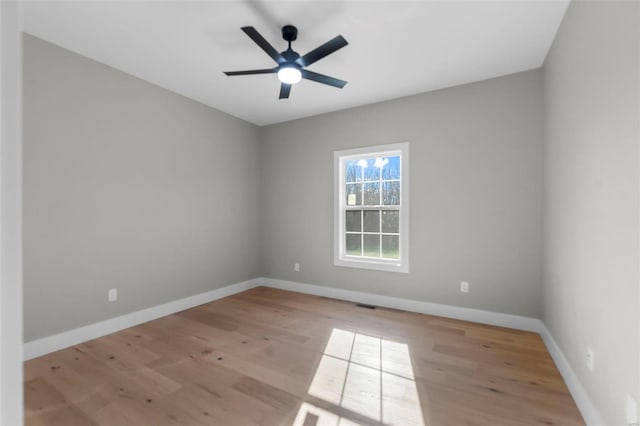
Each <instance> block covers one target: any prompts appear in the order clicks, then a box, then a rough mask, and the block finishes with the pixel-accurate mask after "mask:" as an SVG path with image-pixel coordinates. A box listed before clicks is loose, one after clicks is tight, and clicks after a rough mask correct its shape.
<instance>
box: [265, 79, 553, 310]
mask: <svg viewBox="0 0 640 426" xmlns="http://www.w3.org/2000/svg"><path fill="white" fill-rule="evenodd" d="M261 140H262V144H261V149H262V153H261V158H262V161H263V166H262V188H263V191H262V204H263V208H262V214H263V216H264V218H263V220H264V223H265V224H266V225H265V226H264V234H263V235H264V237H263V246H262V248H263V259H264V275H265V276H266V277H269V278H277V279H284V280H292V281H299V282H306V283H312V284H317V285H323V286H328V287H339V288H344V289H349V290H357V291H365V292H371V293H376V294H382V295H392V296H396V297H403V298H411V299H416V300H423V301H430V302H437V303H445V304H451V305H457V306H466V307H472V308H478V309H485V310H490V311H496V312H505V313H511V314H519V315H527V316H533V317H539V315H540V313H541V280H542V264H541V258H542V241H541V238H542V207H541V205H542V193H541V191H542V73H541V71H539V70H536V71H529V72H524V73H520V74H515V75H510V76H506V77H501V78H496V79H492V80H488V81H484V82H479V83H474V84H469V85H465V86H460V87H455V88H450V89H445V90H441V91H437V92H431V93H426V94H421V95H416V96H412V97H407V98H402V99H397V100H393V101H388V102H383V103H379V104H374V105H369V106H364V107H359V108H355V109H350V110H345V111H340V112H335V113H330V114H325V115H321V116H316V117H311V118H305V119H300V120H296V121H292V122H287V123H283V124H276V125H272V126H268V127H264V128H262V130H261ZM400 141H408V142H409V143H410V150H411V153H410V156H411V157H410V164H411V178H410V184H411V190H410V194H411V211H410V233H411V241H410V244H411V247H410V262H411V265H410V267H411V271H410V273H409V274H402V273H393V272H378V271H368V270H361V269H352V268H346V267H336V266H334V265H333V191H334V188H333V151H334V150H340V149H345V148H352V147H360V146H369V145H380V144H388V143H393V142H400ZM295 262H300V263H301V271H300V272H294V270H293V264H294V263H295ZM461 280H466V281H469V283H470V292H469V293H468V294H463V293H460V291H459V285H460V281H461Z"/></svg>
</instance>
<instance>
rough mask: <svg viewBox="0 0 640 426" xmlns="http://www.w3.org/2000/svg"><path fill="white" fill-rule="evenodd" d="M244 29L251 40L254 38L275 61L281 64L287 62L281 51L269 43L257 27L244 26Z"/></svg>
mask: <svg viewBox="0 0 640 426" xmlns="http://www.w3.org/2000/svg"><path fill="white" fill-rule="evenodd" d="M242 31H244V32H245V34H246V35H248V36H249V37H250V38H251V40H253V41H254V42H255V43H256V44H257V45H258V46H260V48H261V49H262V50H264V51H265V52H266V53H267V55H269V56H271V58H272V59H273V60H274V61H276V62H277V63H279V64H281V63H283V62H286V59H284V57H283V56H282V55H281V54H280V53H278V51H277V50H276V49H275V48H274V47H273V46H272V45H271V44H269V42H268V41H267V40H265V39H264V37H262V36H261V35H260V33H259V32H258V31H257V30H256V29H255V28H253V27H242Z"/></svg>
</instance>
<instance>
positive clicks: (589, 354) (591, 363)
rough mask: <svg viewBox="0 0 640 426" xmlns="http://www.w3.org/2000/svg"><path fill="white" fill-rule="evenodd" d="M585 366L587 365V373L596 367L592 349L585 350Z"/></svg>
mask: <svg viewBox="0 0 640 426" xmlns="http://www.w3.org/2000/svg"><path fill="white" fill-rule="evenodd" d="M585 355H586V360H585V361H586V364H587V368H588V369H589V371H593V370H595V367H596V359H595V358H596V357H595V354H594V353H593V349H591V348H589V347H588V348H587V352H586V354H585Z"/></svg>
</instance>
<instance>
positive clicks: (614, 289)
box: [543, 1, 640, 425]
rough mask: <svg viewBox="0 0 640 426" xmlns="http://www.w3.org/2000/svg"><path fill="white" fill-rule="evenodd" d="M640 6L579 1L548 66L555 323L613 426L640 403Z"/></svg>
mask: <svg viewBox="0 0 640 426" xmlns="http://www.w3.org/2000/svg"><path fill="white" fill-rule="evenodd" d="M638 8H639V4H638V3H637V2H627V3H619V2H575V1H574V2H572V3H571V5H570V6H569V9H568V11H567V14H566V15H565V18H564V21H563V23H562V25H561V27H560V31H559V33H558V35H557V37H556V40H555V42H554V45H553V47H552V49H551V52H550V53H549V56H548V57H547V61H546V64H545V67H544V81H545V85H544V95H545V96H544V97H545V100H544V106H545V140H546V145H545V165H546V171H545V178H546V179H545V181H546V183H545V194H546V196H545V230H544V231H545V232H544V236H545V285H544V316H543V318H544V321H545V323H546V324H547V327H548V328H549V330H550V331H551V333H552V335H553V336H554V338H555V340H556V341H557V342H558V344H559V345H560V347H561V348H562V351H563V352H564V354H565V355H566V356H567V358H568V360H569V362H570V363H571V365H572V366H573V369H574V370H575V372H576V373H577V375H578V377H579V379H580V381H581V382H582V383H583V385H584V386H585V387H586V390H587V392H588V393H589V395H590V396H591V398H592V400H593V402H594V403H595V404H596V405H597V407H598V409H599V410H600V411H601V413H602V415H603V416H604V421H605V424H607V425H626V424H627V422H626V419H625V393H630V394H631V395H633V396H635V398H636V400H637V401H640V389H639V387H640V383H639V381H638V379H639V376H640V370H639V368H640V353H639V348H638V337H639V334H640V329H639V327H640V317H639V315H638V312H640V305H639V301H640V295H639V293H638V292H639V285H638V283H639V274H638V260H639V259H640V251H639V247H638V235H640V209H639V201H640V200H639V193H640V192H639V191H640V188H639V182H640V180H639V179H640V174H639V162H638V159H639V158H638V155H639V151H638V142H639V140H640V133H639V127H638V125H639V122H638V120H639V117H640V109H639V102H640V98H639V95H640V87H639V76H640V69H639V66H638V64H639V61H640V58H639V56H638V53H639V50H640V45H639V41H638V40H639V38H640V34H639V33H638V27H639V16H640V10H638ZM587 346H590V347H591V348H592V349H593V350H594V351H595V371H594V372H593V373H591V372H589V371H588V370H587V368H586V365H585V351H586V347H587Z"/></svg>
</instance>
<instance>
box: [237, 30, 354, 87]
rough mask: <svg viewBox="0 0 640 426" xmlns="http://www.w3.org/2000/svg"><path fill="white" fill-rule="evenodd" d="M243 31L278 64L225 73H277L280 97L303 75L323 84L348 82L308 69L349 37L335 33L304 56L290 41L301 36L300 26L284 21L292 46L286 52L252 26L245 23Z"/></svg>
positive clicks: (345, 42) (283, 34)
mask: <svg viewBox="0 0 640 426" xmlns="http://www.w3.org/2000/svg"><path fill="white" fill-rule="evenodd" d="M242 31H244V32H245V34H247V35H248V36H249V37H250V38H251V40H253V41H254V42H255V43H256V44H257V45H258V46H260V48H261V49H262V50H264V51H265V52H266V53H267V55H269V56H270V57H271V58H272V59H273V60H274V61H276V63H277V64H278V66H276V67H274V68H267V69H261V70H247V71H227V72H225V74H226V75H228V76H232V75H251V74H278V79H279V80H280V81H281V85H280V97H279V99H286V98H288V97H289V93H291V86H292V85H293V84H296V83H298V82H299V81H300V80H301V79H303V78H306V79H307V80H312V81H316V82H318V83H322V84H328V85H329V86H333V87H337V88H340V89H342V88H343V87H344V85H345V84H347V82H346V81H344V80H339V79H337V78H333V77H329V76H328V75H324V74H318V73H317V72H313V71H309V70H308V69H306V67H308V66H309V65H311V64H313V63H314V62H316V61H319V60H320V59H322V58H324V57H325V56H327V55H330V54H332V53H333V52H335V51H336V50H338V49H341V48H343V47H344V46H346V45H347V44H349V43H347V40H345V39H344V37H342V36H341V35H339V36H337V37H334V38H333V39H331V40H329V41H328V42H326V43H324V44H323V45H321V46H319V47H316V48H315V49H313V50H312V51H310V52H309V53H307V54H306V55H304V56H300V55H299V54H298V52H296V51H294V50H293V49H291V42H292V41H295V40H296V39H297V38H298V29H297V28H296V27H294V26H293V25H285V26H284V27H282V38H283V39H285V40H286V41H287V42H289V48H288V49H287V50H285V51H284V52H281V53H278V51H277V50H276V49H275V48H274V47H273V46H271V44H269V42H268V41H267V40H265V39H264V37H262V36H261V35H260V33H259V32H258V31H257V30H256V29H255V28H253V27H242Z"/></svg>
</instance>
